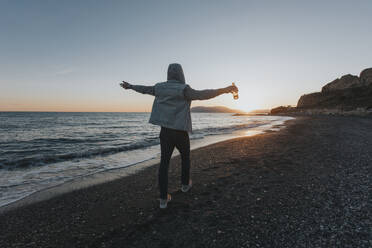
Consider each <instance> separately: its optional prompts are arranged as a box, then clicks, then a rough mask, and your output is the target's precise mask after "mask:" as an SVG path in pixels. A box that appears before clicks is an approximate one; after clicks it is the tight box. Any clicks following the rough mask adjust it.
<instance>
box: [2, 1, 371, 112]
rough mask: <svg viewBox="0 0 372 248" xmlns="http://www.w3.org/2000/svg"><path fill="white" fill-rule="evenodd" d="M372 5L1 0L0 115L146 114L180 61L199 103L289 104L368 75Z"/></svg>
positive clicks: (236, 105)
mask: <svg viewBox="0 0 372 248" xmlns="http://www.w3.org/2000/svg"><path fill="white" fill-rule="evenodd" d="M371 13H372V1H368V0H366V1H358V0H355V1H349V0H348V1H343V0H338V1H324V0H323V1H300V0H297V1H277V0H274V1H261V0H258V1H249V0H242V1H234V0H229V1H217V0H211V1H207V0H205V1H199V0H198V1H193V0H187V1H177V0H169V1H161V0H156V1H142V0H133V1H124V0H123V1H111V0H107V1H93V0H89V1H83V0H81V1H78V0H71V1H68V0H65V1H59V0H48V1H47V0H43V1H41V0H40V1H39V0H32V1H29V0H24V1H22V0H17V1H14V0H0V110H33V111H37V110H39V111H150V110H151V104H152V100H153V97H151V96H146V95H141V94H137V93H135V92H129V91H124V90H122V89H121V88H119V83H120V81H121V80H127V81H129V82H131V83H134V84H143V85H153V84H155V83H157V82H161V81H164V80H165V79H166V70H167V66H168V64H169V63H173V62H178V63H180V64H182V66H183V69H184V72H185V78H186V81H187V83H188V84H190V85H191V86H192V87H193V88H195V89H207V88H220V87H225V86H227V85H228V84H231V82H233V81H235V82H236V85H237V86H238V87H239V90H240V92H239V96H240V98H239V100H237V101H234V100H233V97H232V96H231V94H229V95H224V96H220V97H218V98H216V99H213V100H208V101H203V102H201V101H195V102H194V103H193V106H196V105H224V106H227V107H232V108H240V109H243V110H251V109H257V108H271V107H274V106H278V105H288V104H291V105H295V104H296V103H297V100H298V98H299V97H300V96H301V95H302V94H304V93H311V92H314V91H319V90H320V88H321V87H322V86H323V85H324V84H325V83H327V82H329V81H331V80H333V79H335V78H338V77H340V76H342V75H343V74H347V73H351V74H359V72H360V71H361V70H362V69H364V68H367V67H372V49H371V45H372V29H371V23H372V14H371Z"/></svg>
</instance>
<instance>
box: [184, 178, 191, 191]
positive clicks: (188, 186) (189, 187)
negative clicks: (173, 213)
mask: <svg viewBox="0 0 372 248" xmlns="http://www.w3.org/2000/svg"><path fill="white" fill-rule="evenodd" d="M191 187H192V180H191V179H190V181H189V185H183V184H182V187H181V191H182V192H184V193H186V192H187V191H189V190H190V189H191Z"/></svg>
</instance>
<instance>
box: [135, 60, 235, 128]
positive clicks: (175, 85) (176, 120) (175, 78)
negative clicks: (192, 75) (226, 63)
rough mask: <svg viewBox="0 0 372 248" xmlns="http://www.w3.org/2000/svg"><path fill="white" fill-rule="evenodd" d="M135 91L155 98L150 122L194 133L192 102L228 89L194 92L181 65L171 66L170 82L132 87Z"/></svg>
mask: <svg viewBox="0 0 372 248" xmlns="http://www.w3.org/2000/svg"><path fill="white" fill-rule="evenodd" d="M131 89H133V90H135V91H137V92H139V93H142V94H149V95H153V96H155V99H154V103H153V105H152V111H151V116H150V120H149V122H150V123H152V124H155V125H159V126H162V127H167V128H171V129H176V130H183V131H188V132H192V122H191V114H190V105H191V101H192V100H207V99H210V98H213V97H216V96H218V95H221V94H223V93H228V92H229V91H228V90H227V89H226V88H222V89H211V90H194V89H192V88H191V87H190V86H189V85H187V84H185V78H184V74H183V70H182V67H181V65H179V64H170V65H169V67H168V80H167V81H166V82H161V83H157V84H155V85H154V86H143V85H132V88H131Z"/></svg>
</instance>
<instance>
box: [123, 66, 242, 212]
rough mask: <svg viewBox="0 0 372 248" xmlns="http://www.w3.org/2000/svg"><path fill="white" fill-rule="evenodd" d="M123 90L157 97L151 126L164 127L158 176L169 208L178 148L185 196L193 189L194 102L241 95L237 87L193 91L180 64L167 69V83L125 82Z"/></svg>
mask: <svg viewBox="0 0 372 248" xmlns="http://www.w3.org/2000/svg"><path fill="white" fill-rule="evenodd" d="M120 85H121V87H123V88H124V89H132V90H135V91H137V92H139V93H142V94H149V95H153V96H155V100H154V103H153V105H152V111H151V117H150V120H149V122H150V123H152V124H154V125H159V126H161V131H160V149H161V159H160V167H159V174H158V181H159V190H160V208H166V207H167V203H168V202H169V201H170V200H171V195H170V194H168V167H169V161H170V158H171V156H172V153H173V150H174V148H175V147H176V148H177V149H178V151H179V152H180V154H181V159H182V175H181V181H182V182H181V183H182V187H181V190H182V192H187V191H189V190H190V188H191V186H192V181H191V179H190V139H189V134H188V132H191V131H192V123H191V115H190V105H191V101H192V100H207V99H210V98H213V97H216V96H219V95H221V94H224V93H233V92H238V88H237V87H236V86H234V85H231V86H228V87H226V88H221V89H208V90H194V89H192V88H191V87H190V86H189V85H187V84H186V83H185V77H184V74H183V70H182V67H181V65H180V64H170V65H169V66H168V78H167V81H166V82H161V83H157V84H155V85H154V86H142V85H132V84H130V83H128V82H125V81H123V82H122V83H121V84H120Z"/></svg>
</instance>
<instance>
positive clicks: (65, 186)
mask: <svg viewBox="0 0 372 248" xmlns="http://www.w3.org/2000/svg"><path fill="white" fill-rule="evenodd" d="M293 119H294V118H293ZM293 119H290V120H293ZM290 120H286V121H276V122H275V123H272V124H266V125H262V126H258V127H255V128H250V129H248V130H239V131H235V132H233V133H230V134H221V135H211V136H207V137H205V138H203V139H201V140H198V139H196V140H190V143H191V144H190V145H191V149H190V150H191V151H193V150H196V149H199V148H202V147H206V146H209V145H213V144H217V143H220V142H224V141H227V140H231V139H235V138H241V137H250V136H254V135H258V134H261V133H265V132H270V131H280V129H282V128H285V125H286V124H285V123H286V122H288V121H290ZM159 152H160V147H159ZM159 155H160V154H159ZM159 155H158V156H157V157H155V158H151V159H148V160H145V161H141V162H136V163H133V164H130V165H128V166H126V167H119V168H112V169H109V170H105V171H101V172H96V173H93V174H89V175H83V176H79V177H77V178H73V179H71V180H68V181H65V182H62V183H60V184H57V185H53V186H50V187H47V188H44V189H41V190H38V191H35V192H33V193H31V194H29V195H26V196H24V197H22V198H20V199H17V200H15V201H12V202H10V203H7V204H5V205H2V206H0V215H1V214H4V213H6V212H7V211H10V210H13V209H17V208H20V207H23V206H27V205H30V204H33V203H37V202H40V201H46V200H49V199H51V198H53V197H58V196H59V195H61V194H65V193H70V192H73V191H75V190H80V189H85V188H88V187H91V186H94V185H100V184H103V183H106V182H109V181H113V180H117V179H120V178H124V177H127V176H130V175H132V174H135V173H137V172H139V171H141V170H143V169H145V168H147V167H151V166H155V165H157V164H159V163H160V157H159ZM177 156H179V153H178V151H177V150H176V149H175V151H174V152H173V154H172V158H174V157H177Z"/></svg>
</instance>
